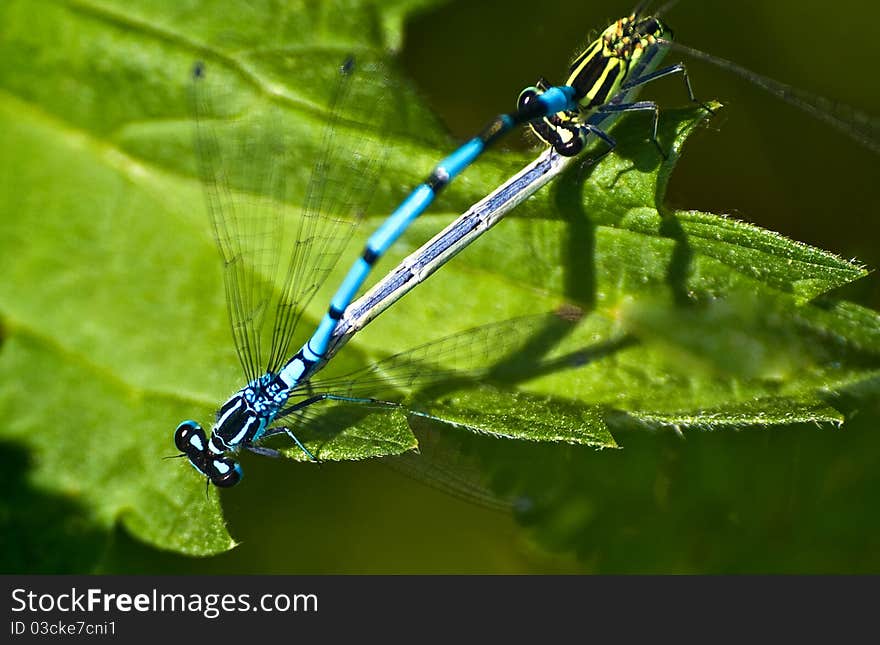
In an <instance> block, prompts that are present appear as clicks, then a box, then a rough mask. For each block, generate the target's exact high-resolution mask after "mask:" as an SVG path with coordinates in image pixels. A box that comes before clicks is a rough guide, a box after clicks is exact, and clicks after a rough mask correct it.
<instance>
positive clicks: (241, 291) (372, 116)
mask: <svg viewBox="0 0 880 645" xmlns="http://www.w3.org/2000/svg"><path fill="white" fill-rule="evenodd" d="M384 76H385V70H384V68H383V67H382V66H381V65H379V64H366V65H360V66H359V65H357V64H356V63H355V62H354V61H353V60H352V59H348V60H346V61H345V62H344V63H343V64H342V65H340V66H339V73H338V74H337V78H336V80H335V81H333V82H332V90H331V92H330V96H329V97H328V99H327V106H328V107H327V110H326V112H325V113H324V117H323V119H324V121H325V124H323V126H321V127H308V126H303V125H300V124H297V123H296V122H295V118H294V117H293V116H291V115H290V114H289V113H288V111H287V110H285V107H284V106H283V103H282V102H279V101H278V100H277V97H273V96H265V97H261V98H259V99H257V100H255V101H254V102H253V103H252V104H250V105H249V106H247V108H246V109H244V110H243V111H241V112H231V109H232V108H231V106H237V105H239V103H238V102H237V101H236V100H235V97H232V96H231V95H230V92H229V91H228V89H226V88H224V87H223V86H222V84H221V82H220V81H217V82H212V81H211V78H212V77H211V74H210V69H208V67H207V66H205V65H204V64H197V65H196V66H195V67H194V71H193V82H192V105H193V114H194V120H195V124H196V126H195V140H196V141H195V143H196V152H197V157H198V162H199V170H200V174H201V178H202V182H203V184H204V188H205V195H206V201H207V210H208V213H209V217H210V221H211V225H212V228H213V232H214V237H215V240H216V243H217V247H218V250H219V252H220V256H221V259H222V261H223V266H224V273H223V276H224V286H225V290H226V303H227V310H228V315H229V322H230V328H231V331H232V335H233V339H234V343H235V347H236V351H237V353H238V356H239V360H240V362H241V365H242V368H243V370H244V373H245V375H246V377H247V378H248V379H249V380H252V379H254V378H256V377H258V376H260V375H262V374H264V373H266V372H268V371H275V370H276V369H277V368H278V367H279V366H280V365H281V364H283V363H284V362H285V361H286V360H287V359H288V358H289V355H288V354H289V352H290V348H291V341H292V339H293V337H294V335H295V333H296V328H297V324H298V322H299V321H300V319H301V317H302V315H303V311H304V310H305V308H306V306H307V305H308V303H309V302H310V301H311V299H312V298H313V297H314V295H315V293H316V292H317V291H318V289H319V288H320V287H321V285H322V284H323V283H324V281H325V280H326V279H327V277H328V275H329V274H330V272H331V271H332V269H333V267H334V266H335V265H336V262H337V260H338V259H339V256H340V254H341V253H342V251H343V249H344V248H345V247H346V244H347V243H348V241H349V239H350V238H351V235H352V233H353V232H354V230H355V229H356V227H357V224H358V222H359V220H360V218H361V216H362V215H363V213H364V212H365V211H366V209H367V208H368V205H369V203H370V201H371V198H372V195H373V193H374V191H375V188H376V185H377V183H378V179H377V178H378V176H379V174H380V173H381V170H382V166H383V163H384V159H385V147H384V146H383V145H382V143H381V141H382V139H381V136H379V135H378V134H377V133H380V132H381V131H382V128H383V127H384V123H385V122H387V120H388V119H390V118H391V117H390V115H389V112H388V111H386V110H383V109H382V107H383V105H382V101H381V100H379V101H375V102H374V103H373V104H371V109H370V110H361V111H360V112H358V115H357V116H358V121H357V122H353V121H352V120H351V119H350V118H347V116H346V115H349V114H351V113H352V112H353V110H354V108H353V107H352V106H351V105H350V104H351V102H352V101H354V100H355V97H354V96H353V92H352V88H353V87H354V86H355V85H356V84H361V83H362V84H366V85H370V84H373V85H374V86H375V85H376V84H377V83H383V82H384V80H383V79H384ZM354 94H355V95H356V94H357V93H356V92H355V93H354ZM359 98H360V99H361V100H362V98H363V97H362V96H361V97H359ZM239 109H240V108H239ZM343 120H346V124H345V126H346V127H345V135H344V136H341V134H340V136H337V130H338V129H339V127H340V123H341V122H342V121H343ZM316 131H320V132H322V134H321V135H320V137H314V135H313V133H314V132H316ZM294 137H312V138H313V139H314V141H313V142H312V143H311V148H312V149H313V150H314V154H313V155H310V157H309V159H302V158H294V157H293V155H291V154H289V153H288V150H290V149H291V148H294V147H295V148H296V149H298V150H303V149H304V148H305V149H308V148H309V146H308V145H303V144H302V142H301V141H297V142H296V143H297V144H298V145H296V146H293V145H291V143H292V142H293V141H294ZM315 159H316V160H317V161H314V160H315ZM312 162H314V163H312ZM304 164H306V165H309V166H310V167H311V174H310V179H309V180H308V183H307V184H306V185H305V187H303V186H302V185H301V184H297V183H296V182H291V181H289V178H290V177H294V176H302V172H295V171H297V170H300V169H301V168H300V167H301V166H302V165H304ZM297 203H299V204H303V206H302V208H301V209H299V211H298V212H297V210H296V209H295V208H293V207H292V204H297Z"/></svg>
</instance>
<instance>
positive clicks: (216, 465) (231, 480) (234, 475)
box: [207, 457, 242, 488]
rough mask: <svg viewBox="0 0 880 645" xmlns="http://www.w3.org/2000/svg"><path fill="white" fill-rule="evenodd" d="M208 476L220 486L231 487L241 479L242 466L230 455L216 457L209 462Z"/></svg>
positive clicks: (215, 484) (213, 482)
mask: <svg viewBox="0 0 880 645" xmlns="http://www.w3.org/2000/svg"><path fill="white" fill-rule="evenodd" d="M208 466H209V469H208V470H209V472H208V473H207V475H208V477H210V478H211V483H212V484H214V486H217V487H218V488H229V487H231V486H235V485H236V484H237V483H238V482H240V481H241V477H242V472H241V466H240V465H239V464H238V462H237V461H235V460H234V459H230V458H229V457H215V458H214V459H212V460H211V462H210V463H209V464H208Z"/></svg>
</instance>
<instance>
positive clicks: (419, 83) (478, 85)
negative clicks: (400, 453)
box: [0, 0, 880, 573]
mask: <svg viewBox="0 0 880 645" xmlns="http://www.w3.org/2000/svg"><path fill="white" fill-rule="evenodd" d="M282 4H283V3H282ZM874 8H875V7H874V5H873V3H869V2H866V1H856V0H844V1H841V2H837V3H833V4H831V3H803V2H795V1H793V0H792V1H779V2H774V3H765V2H759V1H748V2H714V1H696V0H692V1H690V2H689V1H688V0H683V1H682V2H681V3H680V4H679V5H678V6H676V7H675V8H674V9H673V10H672V11H671V12H670V13H669V15H668V22H669V24H670V25H671V26H672V27H673V29H674V30H675V33H676V38H677V39H678V40H680V41H681V42H683V43H685V44H688V45H690V46H693V47H696V48H698V49H702V50H704V51H707V52H710V53H712V54H715V55H718V56H721V57H725V58H728V59H730V60H733V61H736V62H737V63H739V64H741V65H744V66H745V67H748V68H750V69H753V70H755V71H758V72H761V73H764V74H766V75H768V76H771V77H773V78H777V79H780V80H784V81H786V82H788V83H790V84H792V85H794V86H796V87H799V88H802V89H805V90H809V91H812V92H815V93H818V94H821V95H824V96H827V97H831V98H834V99H838V100H840V101H842V102H844V103H847V104H850V105H853V106H857V107H858V108H860V109H862V110H864V111H865V112H867V113H869V114H880V90H878V86H877V83H876V82H874V81H873V78H874V68H873V64H874V63H875V62H876V61H877V60H878V56H877V54H878V45H877V43H878V42H880V40H878V38H877V36H878V35H880V34H878V30H880V27H878V25H877V22H876V21H875V20H873V13H872V10H873V9H874ZM630 9H631V7H630V6H629V4H628V3H621V2H601V3H600V2H593V3H581V2H578V3H575V2H555V1H552V0H545V1H544V2H541V3H533V2H532V3H530V2H524V1H521V0H511V1H507V2H504V3H499V2H479V1H473V0H472V1H461V2H448V3H444V4H442V5H441V6H439V7H436V8H431V9H430V10H427V9H426V10H423V11H417V12H414V14H413V15H412V16H411V18H410V19H408V20H407V21H406V23H405V29H404V31H403V36H402V48H401V50H400V52H399V60H400V63H401V65H402V66H403V68H404V69H405V70H406V72H407V74H408V75H409V77H410V78H411V79H412V81H413V82H414V83H415V85H416V87H417V88H418V89H419V91H420V93H421V94H422V96H423V97H424V99H425V101H426V103H427V104H428V106H429V107H430V108H431V109H432V110H433V111H435V112H436V113H437V115H439V118H440V119H441V120H442V122H443V123H444V124H445V125H446V127H447V128H448V129H449V131H450V133H451V135H452V136H453V137H454V138H455V139H459V140H460V139H461V138H463V137H465V136H467V135H468V134H470V133H471V132H473V131H474V130H475V129H476V128H478V127H480V126H481V125H482V124H483V122H484V121H485V119H486V116H488V115H489V114H490V113H494V112H495V111H497V110H498V109H499V108H504V107H510V106H512V105H513V100H514V99H515V97H516V93H517V91H518V89H519V88H520V87H521V86H522V85H523V84H524V82H532V81H533V80H535V79H537V78H538V77H539V76H542V75H543V76H547V77H548V78H549V79H550V80H552V81H556V82H559V81H561V80H563V72H564V69H565V68H566V67H567V63H568V61H569V60H570V58H571V56H572V55H573V54H574V53H575V52H576V51H577V50H578V48H579V47H580V46H581V45H583V44H585V43H586V42H587V40H588V38H589V36H591V35H594V34H595V31H596V30H597V29H600V28H602V27H604V26H605V25H606V24H608V23H609V22H610V21H611V20H613V19H616V18H617V17H619V16H621V15H624V14H625V13H627V12H628V11H629V10H630ZM2 29H3V27H2V25H0V38H2V37H3V32H2ZM689 70H690V72H691V77H692V82H693V85H694V90H695V92H696V93H697V95H698V96H699V97H701V98H706V99H718V100H720V101H721V102H723V103H724V104H725V106H726V107H725V108H724V110H723V111H722V113H721V114H720V115H719V117H718V118H716V119H714V120H713V121H712V122H711V124H710V127H709V128H708V129H705V130H703V131H701V132H699V133H698V134H697V135H695V136H694V137H692V139H691V140H690V141H689V143H688V147H687V149H686V151H685V153H684V155H683V158H682V160H681V162H680V163H679V166H678V168H677V170H676V172H675V174H674V176H673V179H672V182H671V185H670V189H669V192H668V196H667V199H668V202H669V203H670V204H671V205H673V206H675V207H679V208H693V209H701V210H705V211H711V212H716V213H729V214H731V215H732V216H734V217H737V218H740V219H744V220H747V221H749V222H752V223H754V224H757V225H759V226H762V227H765V228H768V229H772V230H776V231H779V232H781V233H783V234H785V235H787V236H789V237H791V238H794V239H797V240H800V241H803V242H806V243H809V244H813V245H816V246H818V247H820V248H823V249H826V250H829V251H832V252H834V253H837V254H839V255H841V256H844V257H853V258H857V259H858V260H860V261H861V262H864V263H866V264H868V265H869V266H871V267H876V266H878V265H880V245H878V244H877V239H878V226H880V223H878V208H877V198H876V187H877V179H878V178H880V174H878V163H877V157H876V155H874V154H872V153H870V152H869V151H867V150H866V149H864V148H863V147H861V146H859V145H858V144H856V143H854V142H852V141H851V140H849V139H847V138H846V137H844V136H843V135H841V134H840V133H838V132H836V131H834V130H832V129H830V128H828V127H827V126H825V125H824V124H822V123H821V122H819V121H816V120H814V119H811V118H810V117H808V116H806V115H803V114H802V113H800V112H798V111H797V110H795V109H794V108H791V107H789V106H786V105H784V104H782V103H780V102H778V101H776V100H774V99H772V98H770V97H768V96H767V95H766V94H764V93H763V92H761V91H759V90H757V89H754V88H752V87H750V86H749V84H747V83H745V82H743V81H741V80H739V79H738V78H736V77H734V76H732V75H730V74H728V73H726V72H724V71H722V70H719V69H717V68H714V67H711V66H708V65H705V64H700V63H699V62H693V63H689ZM647 94H648V93H646V95H647ZM649 94H650V97H651V98H653V99H655V100H657V101H658V102H659V103H660V104H661V105H663V106H679V105H683V104H684V103H685V102H686V97H685V95H684V90H683V88H682V86H681V84H680V81H676V80H674V79H671V80H666V81H662V82H660V83H657V84H655V85H652V86H650V90H649ZM529 145H530V144H529V142H528V141H527V140H526V139H525V137H521V138H520V140H519V141H517V140H516V138H515V137H514V140H513V141H510V142H509V143H507V146H508V147H509V148H517V147H518V148H519V149H520V150H522V149H525V148H527V147H528V146H529ZM440 153H441V151H440V150H438V155H439V154H440ZM10 188H11V186H10V184H9V183H7V186H6V189H10ZM453 190H454V188H453ZM450 193H452V191H450ZM447 199H448V200H449V201H450V202H451V203H452V204H453V205H455V206H458V204H457V202H456V201H455V196H454V195H452V196H450V197H447ZM0 216H2V217H13V216H14V214H12V213H3V214H2V215H0ZM437 279H442V277H438V278H437ZM840 295H842V296H844V297H846V298H848V299H851V300H854V301H856V302H858V303H860V304H863V305H866V306H870V307H873V308H875V309H876V308H878V307H880V285H878V280H877V278H876V275H872V276H870V277H869V278H867V279H865V280H861V281H860V282H858V283H856V284H854V285H850V286H848V287H847V288H846V289H845V293H843V294H840ZM413 297H414V298H415V297H417V296H413ZM386 315H394V312H393V311H391V312H389V313H388V314H386ZM852 407H853V409H852V410H851V412H852V415H851V420H850V421H848V423H847V425H846V426H845V429H844V431H842V432H841V431H839V430H836V429H832V428H816V427H814V426H809V427H801V426H792V427H790V428H785V429H781V430H779V429H777V430H773V431H772V432H769V433H768V432H764V431H761V430H757V429H746V430H744V431H742V432H738V433H733V434H727V435H719V434H701V435H692V436H691V435H689V436H688V437H687V439H686V440H681V439H680V438H678V437H675V436H666V435H647V434H645V435H640V434H635V435H633V436H628V437H626V438H625V439H626V440H625V441H623V443H625V445H626V450H623V451H617V452H615V453H613V454H608V453H594V452H591V451H589V450H586V449H575V448H572V447H567V446H566V447H558V448H553V447H541V448H540V449H539V450H530V451H524V450H523V448H522V447H521V446H503V447H497V446H496V447H493V449H497V450H499V451H501V452H509V453H510V454H509V456H508V457H509V461H508V462H507V463H513V464H516V463H520V464H522V467H523V469H524V470H526V471H528V474H527V475H526V476H528V477H540V472H541V467H540V466H541V464H544V463H558V462H559V461H560V460H562V461H563V462H564V463H567V464H569V465H570V468H571V471H572V474H571V475H570V477H567V478H566V479H565V481H563V482H562V483H560V482H556V483H555V484H554V489H553V490H548V491H545V493H546V495H545V498H543V499H540V500H538V503H537V504H536V505H535V506H533V507H532V508H530V509H526V510H525V511H524V512H520V513H518V514H514V515H512V514H509V513H503V512H498V511H495V510H491V509H487V508H482V507H480V506H477V505H474V504H471V503H468V502H466V501H464V500H460V499H457V498H454V497H450V496H448V495H446V494H444V493H442V492H440V491H438V490H435V489H433V488H431V487H428V486H426V485H424V484H422V483H420V482H417V481H415V480H413V479H411V478H408V477H406V476H403V475H400V474H397V473H395V472H393V471H391V470H389V469H387V468H385V467H383V466H381V465H379V464H376V463H370V462H364V463H343V464H331V463H328V464H324V465H322V467H321V468H309V467H296V466H293V465H291V464H289V463H282V462H276V461H272V460H266V459H255V458H249V457H245V468H246V470H247V473H248V478H247V485H246V486H241V487H239V488H237V489H234V490H230V491H227V492H225V493H224V494H223V496H222V502H223V509H224V513H225V515H226V517H227V519H228V523H229V530H230V532H231V534H232V535H233V536H234V537H235V538H236V539H238V540H240V542H241V544H240V545H239V546H238V547H237V548H236V549H234V550H232V551H230V552H228V553H226V554H223V555H220V556H215V557H211V558H203V559H195V558H187V557H183V556H179V555H175V554H169V553H163V552H159V551H157V550H155V549H152V548H150V547H148V546H145V545H143V544H141V543H139V542H137V541H136V540H133V539H132V538H130V537H129V536H128V535H127V534H126V532H125V531H124V530H121V529H117V530H115V532H113V534H112V535H109V536H108V535H107V534H106V533H105V532H103V531H102V530H100V529H97V528H94V527H93V526H91V525H90V524H89V521H88V520H87V519H86V518H85V517H84V516H83V514H82V512H81V510H80V509H79V508H78V507H77V505H76V503H75V501H73V500H64V499H61V498H57V499H49V498H44V496H43V492H42V491H39V490H34V489H32V488H30V486H29V484H28V483H27V481H28V480H27V472H28V468H29V456H28V455H27V454H26V453H25V452H24V450H23V449H21V448H20V447H18V446H16V445H14V444H8V443H0V459H2V461H3V463H4V465H5V466H4V469H5V471H6V473H7V475H8V476H9V481H12V482H13V486H12V487H6V488H5V489H4V492H3V495H4V497H6V502H7V503H6V504H5V505H4V508H3V512H4V513H6V514H7V517H6V518H5V519H6V521H10V518H9V517H8V514H10V513H20V512H22V510H21V509H27V511H26V512H25V514H26V515H27V517H28V521H29V522H30V524H29V525H30V526H31V527H32V530H33V532H34V533H33V536H34V540H33V544H31V545H27V544H25V545H16V549H17V550H18V551H19V552H20V560H19V562H38V561H39V558H40V555H39V553H40V551H42V550H47V549H51V548H53V545H52V544H50V543H47V542H46V541H44V540H41V539H40V537H39V532H40V531H41V530H43V529H44V528H46V529H47V530H54V529H48V528H47V527H50V526H51V527H57V526H58V525H59V524H61V525H63V526H65V530H66V531H68V534H69V536H70V538H69V539H68V540H67V543H66V545H65V548H66V549H68V550H69V551H70V553H71V554H73V555H71V556H70V557H69V558H67V559H66V561H65V563H64V564H56V565H55V566H54V567H53V569H52V570H56V571H76V572H79V571H92V570H94V571H99V572H120V573H145V572H168V573H183V572H192V573H220V572H235V573H238V572H241V573H245V572H246V573H323V572H333V573H339V572H346V573H349V572H371V573H383V572H391V573H398V572H400V573H404V572H485V573H514V572H522V573H530V572H531V573H538V572H641V571H648V572H719V571H724V572H743V571H803V572H815V571H853V572H865V571H877V570H880V549H878V546H880V538H878V537H877V531H878V528H880V523H878V520H877V519H876V508H877V506H878V502H880V476H878V473H880V469H878V466H880V459H878V455H880V438H878V435H877V431H878V430H880V428H878V427H877V422H878V419H880V405H878V403H877V402H876V401H875V400H873V399H871V398H870V397H869V398H867V399H864V398H862V399H859V398H857V399H856V400H854V402H853V404H852ZM856 408H857V409H856ZM120 431H124V429H121V430H120ZM55 546H60V545H55ZM71 546H73V547H75V548H71ZM8 554H9V551H7V557H8V558H9V559H8V560H6V562H7V563H9V565H8V566H10V567H14V566H15V564H14V563H15V562H16V560H15V559H13V557H12V556H10V555H8ZM34 569H36V567H34Z"/></svg>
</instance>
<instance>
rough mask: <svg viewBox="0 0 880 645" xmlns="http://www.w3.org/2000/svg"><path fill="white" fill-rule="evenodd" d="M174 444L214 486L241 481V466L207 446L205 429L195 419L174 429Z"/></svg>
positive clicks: (227, 485) (222, 486) (230, 484)
mask: <svg viewBox="0 0 880 645" xmlns="http://www.w3.org/2000/svg"><path fill="white" fill-rule="evenodd" d="M174 445H175V446H177V449H178V450H179V451H180V452H181V453H182V454H183V455H184V456H185V457H186V458H187V459H189V463H190V464H191V465H192V467H193V468H195V469H196V470H197V471H199V473H201V474H202V475H204V476H205V477H207V478H208V479H209V480H210V482H211V483H212V484H214V486H218V487H220V488H229V487H230V486H235V485H236V484H237V483H238V482H240V481H241V477H242V472H241V466H240V465H239V464H238V462H237V461H235V460H234V459H232V458H230V457H227V456H225V455H223V454H219V453H215V452H213V451H212V450H210V449H209V448H208V440H207V437H206V436H205V431H204V430H203V429H202V426H200V425H199V424H198V423H196V422H195V421H190V420H187V421H184V422H183V423H181V424H180V425H179V426H177V430H175V431H174Z"/></svg>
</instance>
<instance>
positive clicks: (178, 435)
mask: <svg viewBox="0 0 880 645" xmlns="http://www.w3.org/2000/svg"><path fill="white" fill-rule="evenodd" d="M174 445H175V446H177V449H178V450H179V451H180V452H182V453H183V454H185V455H186V456H187V457H189V458H190V460H192V458H193V456H195V455H200V454H202V453H204V452H205V450H207V448H208V439H207V437H206V436H205V431H204V430H202V427H201V426H200V425H199V424H198V423H196V422H195V421H184V422H183V423H181V424H180V425H179V426H177V430H175V431H174Z"/></svg>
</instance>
